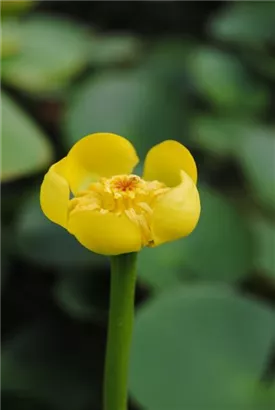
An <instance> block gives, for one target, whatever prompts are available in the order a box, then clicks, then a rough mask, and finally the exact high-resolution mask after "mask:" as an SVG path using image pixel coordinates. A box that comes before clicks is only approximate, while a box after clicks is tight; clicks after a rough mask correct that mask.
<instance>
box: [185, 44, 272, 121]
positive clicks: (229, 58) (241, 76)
mask: <svg viewBox="0 0 275 410" xmlns="http://www.w3.org/2000/svg"><path fill="white" fill-rule="evenodd" d="M189 76H190V78H191V79H192V80H193V82H194V85H195V87H196V88H197V90H198V92H199V93H200V94H201V95H202V96H203V97H204V98H205V99H208V100H209V101H210V103H211V104H212V105H213V106H214V107H215V108H216V109H217V110H219V111H220V112H222V113H224V112H226V113H230V114H231V115H233V114H234V115H235V116H236V117H239V116H244V115H249V116H250V115H252V114H253V115H255V114H257V113H260V112H262V111H263V110H264V109H265V108H266V106H267V104H268V102H269V94H268V92H267V89H266V88H265V87H264V86H262V85H259V84H257V83H256V82H255V81H252V79H251V78H250V77H249V73H247V72H246V71H245V69H244V67H243V65H242V64H241V62H240V61H239V60H238V59H237V58H236V57H234V56H233V55H230V54H227V53H225V52H222V51H219V50H218V49H214V48H200V49H195V50H194V52H193V53H192V54H190V57H189Z"/></svg>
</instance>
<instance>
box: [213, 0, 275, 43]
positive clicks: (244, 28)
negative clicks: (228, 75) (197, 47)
mask: <svg viewBox="0 0 275 410" xmlns="http://www.w3.org/2000/svg"><path fill="white" fill-rule="evenodd" d="M274 19H275V4H274V3H273V2H232V3H230V4H228V6H227V7H224V8H222V9H221V11H220V12H218V13H217V15H216V16H215V17H214V19H213V21H212V22H211V25H210V30H211V31H212V33H213V35H214V36H215V37H217V38H219V39H221V40H226V41H231V42H234V43H236V44H240V45H244V46H256V47H260V46H261V48H262V43H263V42H264V43H266V42H267V43H268V42H272V41H273V42H274V40H275V26H274Z"/></svg>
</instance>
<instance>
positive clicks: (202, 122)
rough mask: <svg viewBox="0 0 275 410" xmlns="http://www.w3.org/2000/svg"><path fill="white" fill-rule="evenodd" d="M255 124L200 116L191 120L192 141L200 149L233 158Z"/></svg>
mask: <svg viewBox="0 0 275 410" xmlns="http://www.w3.org/2000/svg"><path fill="white" fill-rule="evenodd" d="M254 126H255V124H253V123H251V122H248V121H245V120H241V119H240V120H238V119H231V118H228V117H213V116H208V115H199V116H194V117H193V118H191V126H190V134H191V140H192V142H193V143H194V144H196V145H197V146H198V147H200V148H202V149H204V150H207V151H209V152H210V153H212V154H214V155H218V156H221V157H228V156H233V155H234V154H235V153H236V150H237V148H238V146H239V143H240V140H241V139H242V137H243V135H244V134H246V133H248V132H249V131H250V129H251V128H253V127H254Z"/></svg>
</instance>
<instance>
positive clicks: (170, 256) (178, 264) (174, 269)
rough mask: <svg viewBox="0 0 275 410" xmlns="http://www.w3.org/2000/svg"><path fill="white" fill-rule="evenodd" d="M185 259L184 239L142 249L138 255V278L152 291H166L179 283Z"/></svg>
mask: <svg viewBox="0 0 275 410" xmlns="http://www.w3.org/2000/svg"><path fill="white" fill-rule="evenodd" d="M185 259H186V252H185V247H184V239H181V240H179V241H175V242H171V243H166V244H164V245H161V246H158V247H156V248H144V249H142V251H141V252H140V253H139V255H138V262H137V263H138V265H137V266H138V268H137V270H138V278H139V279H140V280H141V282H143V283H144V284H146V285H148V286H149V287H151V288H152V289H153V290H156V291H158V290H167V289H168V288H170V287H171V286H176V285H178V284H179V283H180V280H181V279H182V276H183V275H182V271H183V270H184V262H185Z"/></svg>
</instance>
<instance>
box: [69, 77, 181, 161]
mask: <svg viewBox="0 0 275 410" xmlns="http://www.w3.org/2000/svg"><path fill="white" fill-rule="evenodd" d="M70 101H71V102H70V104H69V106H68V110H67V113H66V116H65V118H64V127H65V135H66V144H67V146H68V147H71V146H72V144H74V143H75V142H76V141H77V140H78V139H80V138H81V137H83V136H85V135H87V134H91V133H94V132H113V133H116V134H119V135H122V136H124V137H126V138H128V139H129V140H130V141H131V142H132V143H134V144H135V146H136V148H137V150H138V153H139V154H140V155H141V156H144V155H145V153H146V152H147V150H148V149H149V148H151V146H152V145H153V144H155V143H158V142H160V141H163V140H165V139H171V138H180V137H181V136H182V135H183V107H182V106H181V103H180V101H179V99H178V96H177V95H174V93H172V95H170V94H169V92H168V90H167V89H166V88H165V87H164V86H163V85H162V84H161V83H159V82H158V81H154V80H153V78H152V76H151V74H149V73H148V72H147V71H146V72H145V71H141V72H140V71H135V70H125V71H120V72H109V73H105V74H101V75H98V76H96V77H92V78H90V79H88V80H87V81H86V82H85V83H84V84H83V85H82V87H81V88H80V89H79V90H77V92H76V93H75V95H73V96H72V97H71V98H70Z"/></svg>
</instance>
